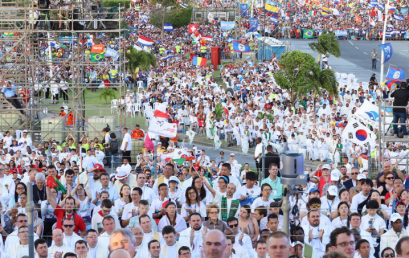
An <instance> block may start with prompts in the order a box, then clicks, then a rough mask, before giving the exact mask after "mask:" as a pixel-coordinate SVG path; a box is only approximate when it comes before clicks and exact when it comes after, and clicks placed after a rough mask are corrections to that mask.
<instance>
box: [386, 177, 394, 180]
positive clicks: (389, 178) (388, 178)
mask: <svg viewBox="0 0 409 258" xmlns="http://www.w3.org/2000/svg"><path fill="white" fill-rule="evenodd" d="M393 179H394V177H387V178H386V180H393Z"/></svg>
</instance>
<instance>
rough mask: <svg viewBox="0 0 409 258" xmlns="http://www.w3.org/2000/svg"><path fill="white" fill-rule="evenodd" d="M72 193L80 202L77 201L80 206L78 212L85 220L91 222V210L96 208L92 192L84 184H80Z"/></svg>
mask: <svg viewBox="0 0 409 258" xmlns="http://www.w3.org/2000/svg"><path fill="white" fill-rule="evenodd" d="M72 195H73V197H75V198H76V199H77V200H78V202H79V203H77V206H79V209H78V211H77V214H78V215H80V216H81V217H82V218H83V219H84V222H86V221H88V222H91V211H92V209H93V208H94V205H93V204H92V203H91V200H92V196H91V193H90V192H89V191H88V190H87V189H85V188H84V184H78V185H77V186H75V188H74V189H73V190H72Z"/></svg>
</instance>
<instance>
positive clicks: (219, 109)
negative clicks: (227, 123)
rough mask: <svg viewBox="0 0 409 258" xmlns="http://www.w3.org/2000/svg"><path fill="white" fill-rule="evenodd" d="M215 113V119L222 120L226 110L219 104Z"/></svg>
mask: <svg viewBox="0 0 409 258" xmlns="http://www.w3.org/2000/svg"><path fill="white" fill-rule="evenodd" d="M214 112H215V118H216V119H217V118H219V119H220V118H222V116H223V113H224V108H223V106H222V104H220V103H217V104H216V106H215V108H214Z"/></svg>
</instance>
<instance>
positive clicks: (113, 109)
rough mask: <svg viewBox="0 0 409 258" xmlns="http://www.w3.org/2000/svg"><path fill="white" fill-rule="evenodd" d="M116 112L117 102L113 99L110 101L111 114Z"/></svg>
mask: <svg viewBox="0 0 409 258" xmlns="http://www.w3.org/2000/svg"><path fill="white" fill-rule="evenodd" d="M117 112H118V100H117V99H113V100H111V114H114V113H117Z"/></svg>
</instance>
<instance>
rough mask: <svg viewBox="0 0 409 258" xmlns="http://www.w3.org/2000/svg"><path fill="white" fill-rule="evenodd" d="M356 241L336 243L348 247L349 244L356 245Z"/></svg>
mask: <svg viewBox="0 0 409 258" xmlns="http://www.w3.org/2000/svg"><path fill="white" fill-rule="evenodd" d="M355 243H356V242H355V241H351V242H342V243H339V244H336V245H340V246H341V247H346V246H347V245H350V246H355Z"/></svg>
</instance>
